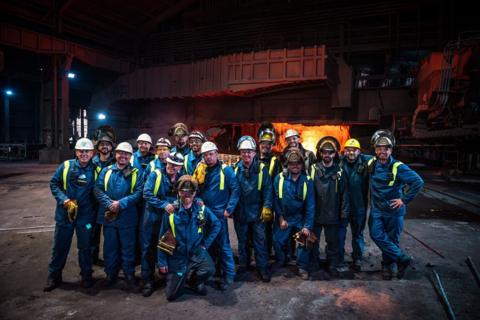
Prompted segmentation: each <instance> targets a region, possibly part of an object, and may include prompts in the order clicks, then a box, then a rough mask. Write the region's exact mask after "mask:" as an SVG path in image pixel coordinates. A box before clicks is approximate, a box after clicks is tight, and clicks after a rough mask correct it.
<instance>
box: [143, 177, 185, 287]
mask: <svg viewBox="0 0 480 320" xmlns="http://www.w3.org/2000/svg"><path fill="white" fill-rule="evenodd" d="M179 177H180V174H177V177H176V179H175V181H176V180H178V178H179ZM157 181H158V182H159V183H160V184H159V185H158V188H157ZM155 190H157V192H156V193H155ZM143 198H144V199H145V203H146V204H145V213H144V216H143V222H142V225H141V226H140V235H141V239H142V280H143V281H144V282H152V281H153V274H154V272H155V258H156V254H155V252H156V246H157V242H158V233H159V230H160V224H161V222H162V216H163V215H164V214H166V215H168V214H167V213H166V211H165V207H166V206H167V205H168V204H173V203H174V202H175V200H176V199H177V194H176V192H174V182H172V181H171V180H170V177H169V176H168V174H167V172H166V171H165V169H163V170H160V169H156V170H155V171H153V172H152V173H150V175H149V176H148V178H147V181H146V182H145V186H144V188H143Z"/></svg>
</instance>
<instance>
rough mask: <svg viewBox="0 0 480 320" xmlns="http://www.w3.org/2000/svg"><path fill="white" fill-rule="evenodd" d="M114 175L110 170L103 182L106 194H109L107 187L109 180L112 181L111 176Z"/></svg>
mask: <svg viewBox="0 0 480 320" xmlns="http://www.w3.org/2000/svg"><path fill="white" fill-rule="evenodd" d="M111 175H112V169H110V168H109V169H108V170H107V172H106V173H105V180H104V181H103V183H104V187H105V192H107V186H108V180H110V176H111Z"/></svg>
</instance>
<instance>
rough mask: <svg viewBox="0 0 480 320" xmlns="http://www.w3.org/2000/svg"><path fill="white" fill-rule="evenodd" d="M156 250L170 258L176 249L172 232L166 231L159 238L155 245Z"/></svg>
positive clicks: (175, 241)
mask: <svg viewBox="0 0 480 320" xmlns="http://www.w3.org/2000/svg"><path fill="white" fill-rule="evenodd" d="M157 248H158V249H160V250H162V251H163V252H165V253H166V254H168V255H170V256H172V255H173V253H174V252H175V249H176V248H177V240H176V239H175V237H174V236H173V233H172V231H170V230H167V232H165V234H164V235H163V236H162V237H161V238H160V240H159V241H158V244H157Z"/></svg>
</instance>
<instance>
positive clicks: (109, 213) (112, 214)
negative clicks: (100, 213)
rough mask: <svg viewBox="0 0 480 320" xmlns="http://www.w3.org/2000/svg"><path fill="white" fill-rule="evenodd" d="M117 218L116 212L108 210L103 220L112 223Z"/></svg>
mask: <svg viewBox="0 0 480 320" xmlns="http://www.w3.org/2000/svg"><path fill="white" fill-rule="evenodd" d="M117 218H118V212H113V211H110V210H107V211H105V220H107V221H108V222H112V221H113V220H116V219H117Z"/></svg>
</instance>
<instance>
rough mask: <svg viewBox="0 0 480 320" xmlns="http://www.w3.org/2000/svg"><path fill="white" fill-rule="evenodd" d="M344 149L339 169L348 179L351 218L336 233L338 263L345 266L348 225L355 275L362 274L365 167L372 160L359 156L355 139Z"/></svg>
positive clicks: (345, 220) (350, 140) (366, 190)
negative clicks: (337, 238) (356, 273)
mask: <svg viewBox="0 0 480 320" xmlns="http://www.w3.org/2000/svg"><path fill="white" fill-rule="evenodd" d="M343 148H344V152H343V153H344V155H343V157H342V159H341V160H340V167H341V168H342V170H343V174H344V175H345V177H346V179H347V184H348V194H349V200H350V201H349V202H350V215H349V218H348V219H342V220H341V223H340V229H339V232H338V237H339V245H338V250H339V257H340V261H339V262H340V264H343V263H344V255H345V238H346V237H347V227H348V224H350V230H351V234H352V259H353V264H352V267H353V269H354V270H355V271H361V269H362V265H361V262H362V258H363V252H364V248H365V241H364V239H363V230H364V229H365V223H366V221H367V207H368V167H367V163H368V160H370V159H371V158H372V156H370V155H366V154H362V153H361V150H360V142H358V140H357V139H348V140H347V141H346V142H345V144H344V146H343Z"/></svg>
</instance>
